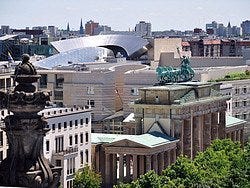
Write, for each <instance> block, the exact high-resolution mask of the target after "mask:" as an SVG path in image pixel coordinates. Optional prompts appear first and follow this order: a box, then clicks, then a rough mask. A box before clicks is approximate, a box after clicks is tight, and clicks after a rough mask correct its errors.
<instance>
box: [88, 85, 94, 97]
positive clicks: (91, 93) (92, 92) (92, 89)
mask: <svg viewBox="0 0 250 188" xmlns="http://www.w3.org/2000/svg"><path fill="white" fill-rule="evenodd" d="M87 94H88V95H94V94H95V92H94V87H93V86H88V87H87Z"/></svg>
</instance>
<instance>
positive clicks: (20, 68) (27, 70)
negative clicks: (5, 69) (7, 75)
mask: <svg viewBox="0 0 250 188" xmlns="http://www.w3.org/2000/svg"><path fill="white" fill-rule="evenodd" d="M22 59H23V60H22V62H21V63H19V64H18V65H17V66H16V69H15V73H14V74H15V75H16V76H17V75H36V74H37V72H36V69H35V67H34V66H33V65H32V63H31V62H29V60H30V56H29V55H28V54H23V55H22Z"/></svg>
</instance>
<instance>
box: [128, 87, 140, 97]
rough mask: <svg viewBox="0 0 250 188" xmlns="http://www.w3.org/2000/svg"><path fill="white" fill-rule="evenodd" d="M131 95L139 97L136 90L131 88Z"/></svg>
mask: <svg viewBox="0 0 250 188" xmlns="http://www.w3.org/2000/svg"><path fill="white" fill-rule="evenodd" d="M130 94H131V95H134V96H138V95H139V90H138V88H132V89H131V91H130Z"/></svg>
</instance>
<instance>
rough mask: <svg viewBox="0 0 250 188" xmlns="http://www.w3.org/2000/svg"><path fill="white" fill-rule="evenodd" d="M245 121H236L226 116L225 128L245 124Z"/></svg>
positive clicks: (236, 119)
mask: <svg viewBox="0 0 250 188" xmlns="http://www.w3.org/2000/svg"><path fill="white" fill-rule="evenodd" d="M245 122H246V121H244V120H242V119H238V118H235V117H232V116H226V127H231V126H234V125H238V124H242V123H245Z"/></svg>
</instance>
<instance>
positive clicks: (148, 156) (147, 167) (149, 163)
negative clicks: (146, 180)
mask: <svg viewBox="0 0 250 188" xmlns="http://www.w3.org/2000/svg"><path fill="white" fill-rule="evenodd" d="M149 170H151V155H146V172H148V171H149Z"/></svg>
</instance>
